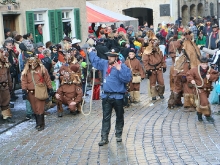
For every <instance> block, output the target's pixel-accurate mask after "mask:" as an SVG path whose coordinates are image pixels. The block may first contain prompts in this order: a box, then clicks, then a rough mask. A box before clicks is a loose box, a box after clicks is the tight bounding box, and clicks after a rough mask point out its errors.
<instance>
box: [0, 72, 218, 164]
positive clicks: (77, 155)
mask: <svg viewBox="0 0 220 165" xmlns="http://www.w3.org/2000/svg"><path fill="white" fill-rule="evenodd" d="M166 75H167V74H166ZM167 81H168V80H167ZM144 83H146V80H145V81H144V82H143V83H142V86H141V88H142V90H141V103H140V105H138V106H131V107H129V108H126V109H125V127H124V131H123V136H122V143H117V142H116V139H115V136H114V131H115V129H114V126H115V113H113V114H112V128H111V132H110V134H109V144H108V145H105V146H102V147H99V146H98V142H99V140H100V129H101V123H102V110H101V101H100V100H99V101H94V103H93V110H92V112H91V115H89V116H84V115H82V114H78V115H76V116H72V115H70V114H69V113H68V112H67V111H65V115H64V116H63V117H62V118H57V116H56V113H53V112H55V111H51V112H52V114H51V115H48V116H47V117H46V128H45V130H43V131H41V132H38V131H37V130H36V129H35V128H34V127H35V122H34V121H31V120H30V121H27V122H23V123H21V124H19V125H17V126H16V127H15V128H13V129H11V130H9V131H8V132H6V133H3V134H1V135H0V148H1V152H0V158H1V159H0V164H2V165H6V164H7V165H14V164H19V165H26V164H30V165H33V164H40V165H45V164H51V165H64V164H69V165H75V164H77V165H78V164H79V165H87V164H89V165H90V164H91V165H94V164H98V165H105V164H111V165H118V164H120V165H127V164H128V165H134V164H140V165H141V164H143V165H146V164H150V165H151V164H165V165H167V164H168V165H170V164H178V165H179V164H189V165H190V164H192V165H195V164H199V165H203V164H204V165H208V164H213V165H218V164H220V140H219V137H220V122H219V121H220V116H218V115H216V113H215V112H217V111H218V110H219V106H218V105H215V106H212V110H213V111H214V113H213V117H214V119H215V124H209V123H208V122H207V121H206V120H205V119H204V122H198V121H197V117H196V113H195V112H191V113H186V112H183V108H176V109H173V110H169V109H168V108H167V100H168V99H164V100H160V99H158V100H157V101H155V102H153V103H152V102H151V101H149V98H147V92H146V90H144V89H145V88H143V87H145V84H144ZM169 94H170V92H169V88H167V89H166V93H165V98H168V97H169ZM86 106H87V104H86ZM10 133H12V135H10Z"/></svg>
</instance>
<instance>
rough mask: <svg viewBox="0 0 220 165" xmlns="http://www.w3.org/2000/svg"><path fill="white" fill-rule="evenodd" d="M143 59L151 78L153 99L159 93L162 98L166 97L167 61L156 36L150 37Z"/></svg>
mask: <svg viewBox="0 0 220 165" xmlns="http://www.w3.org/2000/svg"><path fill="white" fill-rule="evenodd" d="M142 61H143V64H144V68H145V70H146V73H147V77H148V78H149V80H150V92H151V96H152V100H156V96H157V95H159V96H160V98H161V99H164V96H163V94H164V90H165V86H164V79H163V73H165V72H166V63H165V60H164V57H163V53H162V52H161V51H160V48H159V41H158V39H157V37H156V36H152V37H151V38H150V39H149V46H147V47H146V48H145V50H144V51H143V56H142Z"/></svg>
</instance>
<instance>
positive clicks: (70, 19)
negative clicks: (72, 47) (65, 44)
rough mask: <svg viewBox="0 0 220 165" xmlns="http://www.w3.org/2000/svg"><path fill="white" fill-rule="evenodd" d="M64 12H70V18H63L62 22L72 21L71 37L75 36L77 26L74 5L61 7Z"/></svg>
mask: <svg viewBox="0 0 220 165" xmlns="http://www.w3.org/2000/svg"><path fill="white" fill-rule="evenodd" d="M59 9H60V10H61V11H62V13H64V12H68V13H69V18H62V22H70V23H71V30H72V31H71V33H70V37H75V36H76V35H75V26H74V24H73V23H74V21H75V20H74V7H62V8H59Z"/></svg>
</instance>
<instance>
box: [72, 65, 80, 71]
mask: <svg viewBox="0 0 220 165" xmlns="http://www.w3.org/2000/svg"><path fill="white" fill-rule="evenodd" d="M70 69H71V70H72V71H73V72H77V71H78V70H79V68H78V67H77V66H76V65H73V66H71V67H70Z"/></svg>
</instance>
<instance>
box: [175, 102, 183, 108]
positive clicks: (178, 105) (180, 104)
mask: <svg viewBox="0 0 220 165" xmlns="http://www.w3.org/2000/svg"><path fill="white" fill-rule="evenodd" d="M175 106H177V107H182V106H183V104H182V103H179V104H176V105H175Z"/></svg>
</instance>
